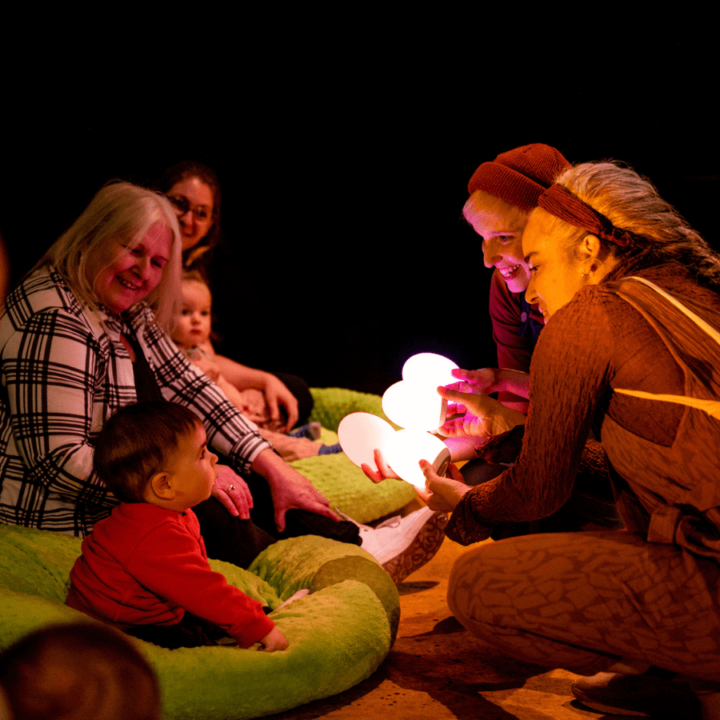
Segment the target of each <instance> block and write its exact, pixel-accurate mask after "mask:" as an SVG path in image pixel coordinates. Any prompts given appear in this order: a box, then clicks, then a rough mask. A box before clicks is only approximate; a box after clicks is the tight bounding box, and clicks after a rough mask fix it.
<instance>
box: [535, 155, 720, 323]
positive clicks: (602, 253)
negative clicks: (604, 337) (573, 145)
mask: <svg viewBox="0 0 720 720" xmlns="http://www.w3.org/2000/svg"><path fill="white" fill-rule="evenodd" d="M523 253H524V256H525V259H526V261H527V263H528V265H529V266H530V268H531V272H532V279H531V282H530V284H529V286H528V289H527V293H526V297H527V300H528V302H538V303H539V305H540V308H541V310H542V311H543V314H544V315H545V317H546V319H547V318H548V317H550V316H551V315H553V314H554V313H555V312H557V310H559V309H560V308H561V307H563V306H564V305H566V304H567V303H568V302H570V300H571V299H572V298H573V297H574V296H575V294H576V293H577V291H578V290H580V289H581V288H582V287H584V286H585V285H595V284H598V283H600V282H602V280H603V279H604V278H605V276H606V275H607V274H608V273H609V272H610V271H611V270H612V269H613V268H614V267H615V266H616V265H619V264H623V265H626V264H627V265H628V266H630V265H632V267H651V266H653V265H660V264H663V263H667V262H678V263H681V264H682V265H683V266H684V267H685V268H686V269H687V270H688V271H689V272H690V273H691V274H692V275H693V277H694V278H695V279H696V281H697V282H698V283H699V284H701V285H705V286H707V287H711V288H714V289H718V288H720V261H719V260H718V256H717V255H716V253H714V252H713V251H712V250H711V249H710V247H709V246H708V244H707V243H706V242H705V240H703V239H702V237H700V235H699V234H698V233H697V232H695V230H693V229H692V228H691V227H690V226H689V225H688V224H687V222H686V221H685V220H684V218H683V217H682V216H681V215H680V214H679V213H678V212H677V210H675V208H673V207H672V206H671V205H670V204H669V203H667V202H666V201H665V200H663V199H662V198H661V197H660V195H659V193H658V191H657V190H656V189H655V187H654V186H653V185H652V183H651V182H650V181H649V180H647V179H646V178H643V177H641V176H640V175H638V173H636V172H635V171H634V170H632V169H631V168H628V167H623V166H620V165H618V164H615V163H611V162H603V163H583V164H582V165H577V166H576V167H573V168H571V169H569V170H567V171H565V172H564V173H562V175H560V176H559V177H558V179H557V181H556V184H555V185H554V186H553V187H551V188H549V189H548V190H547V191H546V192H544V193H543V195H542V196H541V197H540V199H539V206H538V208H537V209H536V210H535V211H533V213H532V214H531V216H530V220H529V222H528V225H527V227H526V229H525V233H524V237H523Z"/></svg>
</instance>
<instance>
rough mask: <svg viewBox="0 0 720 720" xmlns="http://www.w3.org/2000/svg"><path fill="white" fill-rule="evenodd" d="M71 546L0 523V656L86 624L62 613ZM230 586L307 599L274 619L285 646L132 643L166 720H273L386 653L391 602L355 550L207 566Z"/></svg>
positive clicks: (352, 680)
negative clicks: (39, 633)
mask: <svg viewBox="0 0 720 720" xmlns="http://www.w3.org/2000/svg"><path fill="white" fill-rule="evenodd" d="M79 553H80V540H79V539H77V538H73V537H70V536H68V535H61V534H58V533H51V532H46V531H40V530H32V529H28V528H20V527H13V526H0V648H5V647H7V646H8V645H10V644H11V643H13V642H14V641H16V640H17V639H19V638H20V637H22V636H23V635H25V634H27V633H28V632H31V631H33V630H35V629H37V628H40V627H42V626H44V625H48V624H53V623H66V622H76V621H78V620H79V619H87V621H88V622H94V621H92V620H90V618H87V617H86V616H84V615H83V614H82V613H79V612H77V611H75V610H72V609H71V608H69V607H67V606H66V605H65V604H64V601H65V597H66V595H67V591H68V587H69V574H70V569H71V568H72V565H73V563H74V562H75V558H76V557H77V556H78V555H79ZM211 565H212V566H213V569H215V570H217V571H219V572H222V573H223V574H224V575H225V577H226V578H227V579H228V581H229V582H231V583H232V584H233V585H235V586H237V587H239V588H240V589H242V590H243V591H244V592H245V593H247V594H248V595H249V596H251V597H253V598H255V599H257V600H261V601H263V602H265V603H266V604H267V605H269V606H270V607H272V608H276V607H278V605H279V604H280V603H281V602H282V601H283V600H284V599H287V598H288V597H289V596H290V595H292V594H293V593H294V592H295V591H296V590H298V589H300V588H309V589H310V590H311V591H312V594H311V595H309V596H307V597H305V598H302V599H300V600H297V601H295V602H293V603H291V604H290V605H288V606H286V607H285V608H283V609H282V610H277V611H275V612H273V614H272V616H271V617H272V618H273V620H274V621H275V622H276V623H277V625H278V627H279V628H280V630H281V631H282V633H283V635H285V637H286V638H287V639H288V641H289V643H290V647H289V648H288V649H287V650H285V651H283V652H276V653H263V652H257V651H253V650H241V649H239V648H236V647H201V648H193V649H180V650H167V649H165V648H160V647H157V646H155V645H151V644H149V643H146V642H143V641H141V640H135V639H131V638H129V639H130V640H131V642H133V643H135V644H136V645H137V646H138V647H139V648H140V650H141V652H143V654H144V655H145V656H146V657H147V659H148V660H149V662H150V663H151V665H152V666H153V667H154V669H155V671H156V672H157V675H158V678H159V681H160V687H161V690H162V696H163V710H164V713H165V717H166V718H168V719H169V720H181V719H185V718H187V719H188V720H191V719H192V720H196V719H197V718H203V719H204V720H215V719H217V720H221V719H223V720H227V719H230V718H254V717H259V716H262V715H269V714H272V713H277V712H280V711H283V710H287V709H289V708H293V707H296V706H298V705H301V704H303V703H307V702H310V701H312V700H317V699H319V698H324V697H328V696H330V695H334V694H336V693H339V692H342V691H343V690H346V689H347V688H350V687H352V686H353V685H355V684H357V683H359V682H360V681H362V680H364V679H365V678H367V677H368V676H369V675H371V674H372V673H373V672H374V671H375V670H376V669H377V667H378V666H379V665H380V663H381V662H382V661H383V659H384V658H385V656H386V655H387V653H388V652H389V650H390V647H391V645H392V642H393V640H394V637H395V632H396V631H397V624H398V621H399V616H400V603H399V598H398V593H397V589H396V588H395V585H394V584H393V582H392V581H391V580H390V578H389V576H388V575H387V573H385V571H384V570H383V569H382V568H381V567H380V566H379V565H378V564H377V563H376V562H375V560H374V559H373V558H372V557H371V556H370V555H369V554H368V553H366V552H365V551H364V550H362V549H361V548H359V547H357V546H354V545H345V544H341V543H336V542H334V541H332V540H326V539H324V538H319V537H301V538H292V539H290V540H284V541H282V542H278V543H276V544H275V545H272V546H271V547H269V548H267V550H265V551H264V552H263V553H262V554H261V555H260V556H258V558H257V559H256V560H255V562H254V563H253V565H252V566H251V567H250V569H249V570H247V571H246V570H241V569H240V568H237V567H235V566H234V565H230V564H228V563H224V562H220V561H214V560H211Z"/></svg>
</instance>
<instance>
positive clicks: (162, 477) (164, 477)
mask: <svg viewBox="0 0 720 720" xmlns="http://www.w3.org/2000/svg"><path fill="white" fill-rule="evenodd" d="M146 492H147V493H149V494H150V495H151V496H155V497H156V498H158V500H174V499H175V489H174V488H173V487H171V485H170V475H169V474H168V473H166V472H159V473H155V475H153V476H152V477H151V478H150V482H149V483H148V484H147V491H146Z"/></svg>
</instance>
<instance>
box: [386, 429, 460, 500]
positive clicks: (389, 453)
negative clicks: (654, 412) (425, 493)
mask: <svg viewBox="0 0 720 720" xmlns="http://www.w3.org/2000/svg"><path fill="white" fill-rule="evenodd" d="M383 455H384V456H385V457H386V459H387V462H388V465H390V467H391V468H392V469H393V470H394V471H395V472H396V473H397V474H398V475H399V476H400V477H401V478H402V479H403V480H405V481H406V482H409V483H411V484H412V485H414V486H415V487H417V488H422V489H424V488H425V476H424V475H423V472H422V470H421V469H420V465H419V463H420V460H427V461H428V462H429V463H430V464H431V465H432V466H433V467H434V468H435V471H436V472H437V474H438V475H443V474H444V473H445V470H447V466H448V463H449V462H450V451H449V450H448V449H447V447H445V445H444V444H443V442H442V441H441V440H438V438H436V437H435V436H434V435H430V433H426V432H420V431H418V430H398V431H397V432H396V433H395V434H394V435H393V437H392V438H390V440H389V441H388V444H387V446H386V449H385V450H384V451H383Z"/></svg>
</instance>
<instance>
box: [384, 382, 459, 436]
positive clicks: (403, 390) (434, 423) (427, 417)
mask: <svg viewBox="0 0 720 720" xmlns="http://www.w3.org/2000/svg"><path fill="white" fill-rule="evenodd" d="M382 408H383V411H384V412H385V414H386V415H387V416H388V417H389V418H390V419H391V420H392V421H393V422H394V423H395V424H396V425H399V426H400V427H402V428H407V429H410V430H426V431H434V430H436V429H437V428H439V427H440V426H441V425H442V424H443V423H444V422H445V414H446V412H447V400H445V398H442V397H440V395H438V393H437V385H434V384H429V383H427V382H415V381H409V380H401V381H400V382H396V383H395V384H394V385H391V386H390V387H389V388H388V389H387V390H386V391H385V394H384V395H383V397H382Z"/></svg>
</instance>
